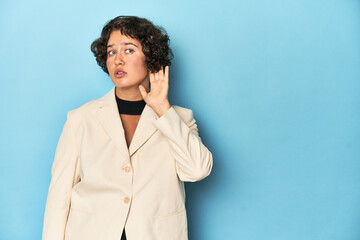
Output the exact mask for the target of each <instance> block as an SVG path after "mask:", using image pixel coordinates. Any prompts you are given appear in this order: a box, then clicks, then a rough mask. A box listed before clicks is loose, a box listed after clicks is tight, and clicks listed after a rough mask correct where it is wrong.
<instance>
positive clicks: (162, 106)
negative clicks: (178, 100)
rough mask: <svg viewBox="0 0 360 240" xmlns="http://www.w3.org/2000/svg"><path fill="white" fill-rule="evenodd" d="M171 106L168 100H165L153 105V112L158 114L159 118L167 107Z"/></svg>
mask: <svg viewBox="0 0 360 240" xmlns="http://www.w3.org/2000/svg"><path fill="white" fill-rule="evenodd" d="M170 108H171V105H170V103H169V101H166V102H164V103H162V104H159V105H156V106H154V107H153V110H154V112H155V113H156V114H157V115H158V117H159V118H160V117H161V116H162V115H164V114H165V113H166V112H167V111H168V110H169V109H170Z"/></svg>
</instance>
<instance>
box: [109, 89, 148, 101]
mask: <svg viewBox="0 0 360 240" xmlns="http://www.w3.org/2000/svg"><path fill="white" fill-rule="evenodd" d="M115 94H116V96H117V97H118V98H120V99H122V100H126V101H139V100H143V98H142V96H141V93H140V90H139V89H133V90H130V89H128V90H124V89H120V88H118V87H116V88H115Z"/></svg>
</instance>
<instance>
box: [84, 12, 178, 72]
mask: <svg viewBox="0 0 360 240" xmlns="http://www.w3.org/2000/svg"><path fill="white" fill-rule="evenodd" d="M115 30H120V32H121V34H123V35H125V36H128V37H131V38H134V39H137V40H138V41H139V42H140V43H141V46H142V50H143V52H144V54H145V57H146V60H145V62H146V66H147V68H148V70H149V71H150V72H157V71H159V70H160V69H161V68H162V67H163V66H170V65H171V60H172V58H173V53H172V51H171V49H170V47H169V43H170V39H169V36H168V35H167V34H166V31H165V30H164V29H163V28H162V27H159V26H155V25H154V24H153V23H152V22H150V21H149V20H147V19H145V18H140V17H136V16H118V17H116V18H114V19H112V20H110V21H108V22H107V23H106V24H105V26H104V27H103V29H102V31H101V36H100V37H99V38H98V39H96V40H95V41H94V42H93V43H92V44H91V51H92V52H93V53H94V56H95V57H96V61H97V63H98V65H99V66H100V67H101V68H102V69H103V70H104V72H106V73H107V74H109V72H108V69H107V67H106V59H107V43H108V40H109V38H110V34H111V33H112V32H113V31H115Z"/></svg>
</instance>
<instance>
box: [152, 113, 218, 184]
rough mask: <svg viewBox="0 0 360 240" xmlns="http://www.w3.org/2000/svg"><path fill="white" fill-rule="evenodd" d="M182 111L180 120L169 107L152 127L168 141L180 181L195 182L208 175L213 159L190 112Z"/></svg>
mask: <svg viewBox="0 0 360 240" xmlns="http://www.w3.org/2000/svg"><path fill="white" fill-rule="evenodd" d="M183 110H185V111H186V113H185V114H184V116H183V119H182V118H181V117H180V116H179V114H178V113H177V112H176V111H175V109H174V107H171V108H170V109H169V110H168V111H167V112H166V113H165V114H164V115H163V116H161V117H160V118H158V119H157V120H155V122H154V125H155V126H156V127H157V128H158V129H159V130H160V131H161V133H162V134H164V135H165V136H166V137H167V139H168V142H169V145H170V149H171V152H172V154H173V156H174V158H175V164H176V171H177V174H178V176H179V178H180V180H182V181H187V182H195V181H199V180H202V179H204V178H205V177H207V176H208V175H209V174H210V172H211V169H212V165H213V158H212V154H211V152H210V151H209V150H208V149H207V148H206V147H205V145H204V144H203V143H202V141H201V139H200V137H199V134H198V129H197V125H196V121H195V119H194V117H193V113H192V110H190V109H183Z"/></svg>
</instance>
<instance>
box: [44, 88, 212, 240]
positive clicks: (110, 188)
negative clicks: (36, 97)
mask: <svg viewBox="0 0 360 240" xmlns="http://www.w3.org/2000/svg"><path fill="white" fill-rule="evenodd" d="M212 163H213V160H212V154H211V152H210V151H209V150H208V149H207V148H206V147H205V146H204V145H203V144H202V142H201V139H200V137H199V136H198V130H197V126H196V123H195V120H194V118H193V114H192V111H191V110H190V109H186V108H181V107H177V106H172V107H171V108H170V109H169V110H168V111H167V112H166V113H165V114H164V115H163V116H161V117H160V118H158V117H157V115H156V113H155V112H154V111H153V110H152V108H150V107H149V106H148V105H146V106H145V108H144V110H143V112H142V114H141V117H140V120H139V123H138V125H137V128H136V131H135V134H134V137H133V139H132V142H131V144H130V146H129V148H128V147H127V145H126V140H125V135H124V129H123V127H122V123H121V119H120V116H119V112H118V108H117V104H116V99H115V87H114V88H113V89H111V91H110V92H109V93H107V94H106V95H105V96H103V97H101V98H99V99H96V100H93V101H90V102H88V103H86V104H84V105H83V106H81V107H79V108H77V109H75V110H72V111H70V112H68V116H67V121H66V123H65V125H64V128H63V131H62V134H61V136H60V140H59V143H58V145H57V149H56V153H55V158H54V163H53V165H52V170H51V175H52V177H51V182H50V187H49V192H48V197H47V202H46V208H45V215H44V226H43V238H42V239H43V240H120V237H121V234H122V231H123V228H124V227H125V231H126V235H127V238H128V240H162V239H164V240H187V239H188V233H187V218H186V210H185V190H184V183H183V182H184V181H190V182H194V181H199V180H201V179H203V178H205V177H206V176H208V175H209V174H210V171H211V169H212Z"/></svg>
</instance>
